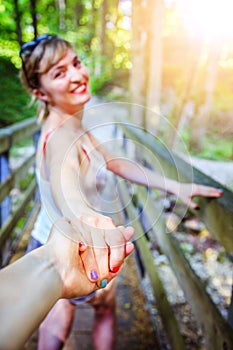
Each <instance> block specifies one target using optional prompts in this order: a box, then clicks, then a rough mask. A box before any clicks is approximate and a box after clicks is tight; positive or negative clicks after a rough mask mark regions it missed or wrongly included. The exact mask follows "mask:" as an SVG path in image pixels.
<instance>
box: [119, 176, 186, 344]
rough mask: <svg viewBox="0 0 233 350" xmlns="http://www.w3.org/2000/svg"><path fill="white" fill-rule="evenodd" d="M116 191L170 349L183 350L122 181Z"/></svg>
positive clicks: (182, 342)
mask: <svg viewBox="0 0 233 350" xmlns="http://www.w3.org/2000/svg"><path fill="white" fill-rule="evenodd" d="M118 189H119V190H120V197H121V198H122V200H123V203H124V207H125V209H126V211H127V213H128V216H129V218H130V219H131V221H132V222H133V226H134V228H135V230H136V237H134V239H135V243H136V244H137V247H138V249H139V251H140V255H141V258H142V260H143V264H144V266H145V268H146V271H147V273H148V275H149V277H150V280H151V284H152V288H153V291H154V294H155V296H156V300H157V308H158V310H159V313H160V316H161V318H162V320H163V324H164V327H165V329H166V332H167V334H168V338H169V341H170V343H171V345H172V349H174V350H183V349H185V344H184V339H183V337H182V335H181V333H180V330H179V326H178V322H177V320H176V318H175V315H174V312H173V309H172V307H171V305H170V304H169V302H168V299H167V296H166V291H165V289H164V287H163V284H162V282H161V279H160V277H159V274H158V271H157V267H156V265H155V264H154V260H153V256H152V254H151V251H150V249H149V247H148V242H147V240H146V238H145V235H144V232H143V229H142V226H141V224H140V222H139V221H138V220H137V219H136V218H137V216H138V214H137V212H136V210H135V208H134V207H133V205H132V204H131V205H130V204H129V203H130V196H129V192H128V190H127V187H126V186H125V184H124V183H123V182H122V181H121V182H120V183H119V184H118ZM158 229H159V230H161V235H163V234H165V231H164V227H163V224H161V223H160V225H159V227H156V230H158Z"/></svg>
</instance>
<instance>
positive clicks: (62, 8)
mask: <svg viewBox="0 0 233 350" xmlns="http://www.w3.org/2000/svg"><path fill="white" fill-rule="evenodd" d="M58 6H59V29H60V30H61V31H62V32H64V31H65V29H66V23H65V11H66V3H65V0H59V1H58Z"/></svg>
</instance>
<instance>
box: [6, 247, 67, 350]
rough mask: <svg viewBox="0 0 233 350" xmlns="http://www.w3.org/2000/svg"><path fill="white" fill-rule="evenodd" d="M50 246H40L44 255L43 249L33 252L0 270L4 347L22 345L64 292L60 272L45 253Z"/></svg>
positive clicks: (10, 347) (11, 348)
mask: <svg viewBox="0 0 233 350" xmlns="http://www.w3.org/2000/svg"><path fill="white" fill-rule="evenodd" d="M46 249H47V247H46V246H45V247H42V248H40V250H41V253H42V252H43V254H42V255H41V254H38V252H40V250H39V249H38V251H35V252H31V253H30V254H27V255H25V256H24V257H23V258H21V259H20V260H18V261H17V262H15V263H14V264H12V265H9V266H8V267H6V268H4V269H2V270H1V271H0V281H1V292H0V306H1V311H0V323H1V325H2V326H1V327H0V349H4V350H8V349H10V350H13V349H20V348H21V347H22V345H23V344H24V343H25V341H26V340H27V339H28V338H29V337H30V335H31V334H32V332H33V331H34V330H35V329H36V328H37V327H38V326H39V324H40V323H41V321H42V320H43V319H44V317H45V316H46V314H47V313H48V311H49V310H50V309H51V308H52V306H53V305H54V304H55V302H56V301H57V300H58V299H59V298H60V297H61V296H62V281H61V279H60V276H59V274H58V272H57V270H56V268H55V266H54V265H53V263H52V262H51V261H50V260H49V259H48V258H44V257H43V255H45V256H46V255H47V253H46ZM22 317H23V322H22ZM3 325H4V326H3Z"/></svg>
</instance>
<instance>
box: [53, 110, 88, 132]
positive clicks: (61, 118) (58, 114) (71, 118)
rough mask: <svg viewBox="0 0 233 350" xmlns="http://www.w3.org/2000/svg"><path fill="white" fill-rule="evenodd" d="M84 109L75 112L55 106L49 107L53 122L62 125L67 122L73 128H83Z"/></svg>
mask: <svg viewBox="0 0 233 350" xmlns="http://www.w3.org/2000/svg"><path fill="white" fill-rule="evenodd" d="M82 118H83V109H80V111H76V112H75V113H67V112H66V111H63V110H61V109H59V108H57V107H55V106H51V107H50V109H49V119H50V121H52V123H53V124H56V125H60V124H63V123H66V125H69V127H70V128H72V129H80V128H82Z"/></svg>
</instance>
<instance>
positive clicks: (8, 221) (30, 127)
mask: <svg viewBox="0 0 233 350" xmlns="http://www.w3.org/2000/svg"><path fill="white" fill-rule="evenodd" d="M39 130H40V126H39V125H38V123H37V121H36V118H29V119H27V120H24V121H21V122H18V123H15V124H13V125H11V126H9V127H6V128H2V129H1V130H0V215H1V217H0V223H1V228H0V251H1V254H0V259H1V260H2V261H4V260H5V258H3V255H4V250H6V249H5V248H4V247H5V245H6V243H7V242H10V241H11V240H13V236H14V235H15V234H14V228H15V227H16V225H17V222H18V221H19V219H20V218H21V217H23V216H24V214H25V210H26V208H27V207H28V205H29V203H30V201H31V199H32V198H33V196H34V194H35V191H36V182H35V178H31V180H30V182H29V184H28V186H27V188H26V189H25V190H24V191H21V194H20V198H19V200H18V202H19V203H18V204H17V205H15V206H12V205H11V191H12V189H14V188H18V187H19V185H20V182H21V181H22V180H24V179H26V178H27V177H28V175H29V173H30V172H31V169H32V168H33V164H34V160H35V150H34V152H33V153H32V154H30V155H29V156H27V157H25V159H24V160H23V162H22V164H21V165H20V166H18V167H17V168H16V169H14V170H12V169H11V167H10V157H11V154H10V150H11V148H12V146H17V145H18V144H19V143H20V142H21V141H24V140H25V139H33V138H34V137H35V134H36V133H37V132H39ZM28 181H29V180H28ZM21 232H22V229H21ZM19 237H20V234H19V233H17V239H19ZM10 249H11V248H10V247H8V248H7V250H10Z"/></svg>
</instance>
